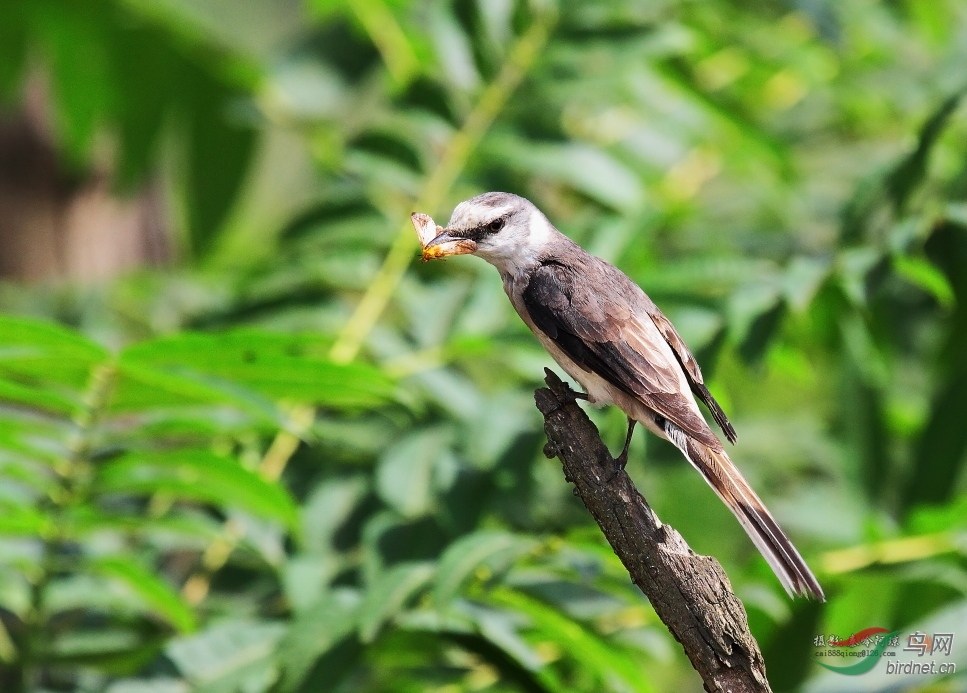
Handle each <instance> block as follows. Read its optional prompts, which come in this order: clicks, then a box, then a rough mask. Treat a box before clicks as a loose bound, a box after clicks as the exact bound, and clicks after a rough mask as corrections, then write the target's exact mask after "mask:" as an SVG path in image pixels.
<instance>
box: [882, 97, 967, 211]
mask: <svg viewBox="0 0 967 693" xmlns="http://www.w3.org/2000/svg"><path fill="white" fill-rule="evenodd" d="M964 94H965V91H964V90H961V91H958V92H956V93H955V94H953V95H951V96H950V97H948V98H947V99H945V100H944V101H943V103H941V104H940V106H939V107H938V108H937V109H936V110H935V111H934V112H933V113H931V114H930V117H929V118H928V119H927V122H926V123H924V125H923V128H922V129H921V130H920V137H919V139H918V141H917V146H916V148H915V149H914V150H913V151H912V152H911V153H910V154H909V155H907V156H906V157H904V158H903V160H902V161H901V162H900V163H899V164H898V165H897V166H896V167H895V168H894V169H893V170H892V171H891V172H890V173H889V175H888V176H887V177H886V178H885V180H884V187H885V188H886V191H887V193H888V194H889V196H890V199H891V200H892V201H893V204H894V208H895V209H896V210H897V212H898V213H902V212H903V210H904V209H905V208H906V205H907V201H908V199H909V198H910V195H911V194H912V193H913V191H914V190H915V189H916V188H917V187H918V186H919V185H920V183H921V182H922V181H923V179H924V178H925V177H926V175H927V164H928V162H929V159H930V153H931V151H932V150H933V147H934V145H935V144H936V143H937V141H938V140H939V139H940V135H941V134H943V131H944V129H945V128H946V127H947V124H948V123H949V122H950V118H951V116H952V115H953V114H954V112H955V111H956V110H957V106H959V105H960V100H961V99H962V98H963V96H964Z"/></svg>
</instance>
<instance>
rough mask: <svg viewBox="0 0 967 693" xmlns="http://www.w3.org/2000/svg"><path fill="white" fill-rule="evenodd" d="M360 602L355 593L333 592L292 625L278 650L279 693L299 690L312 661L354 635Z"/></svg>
mask: <svg viewBox="0 0 967 693" xmlns="http://www.w3.org/2000/svg"><path fill="white" fill-rule="evenodd" d="M360 602H361V598H360V595H359V593H358V592H356V591H355V590H349V589H345V588H343V589H338V590H333V591H332V592H327V593H325V594H323V595H322V598H321V599H320V600H319V602H318V603H317V604H316V605H315V606H314V607H312V608H311V609H309V610H307V611H306V612H304V613H303V614H301V615H299V616H298V617H297V618H296V619H295V620H294V621H293V622H292V625H291V626H290V627H289V631H288V633H286V635H285V637H284V638H282V640H281V642H280V643H279V648H278V658H279V665H280V666H281V669H282V676H281V679H280V682H279V693H292V692H293V691H297V690H299V689H300V686H301V684H302V682H303V681H304V680H305V679H306V677H307V676H308V675H309V674H310V672H311V670H312V668H313V665H314V664H315V662H316V661H317V660H318V659H319V658H320V657H322V656H323V655H325V653H327V652H329V651H330V650H331V649H332V648H334V647H335V646H336V645H337V644H338V643H339V642H340V641H342V640H343V639H344V638H346V637H347V636H349V635H350V634H351V633H352V632H353V630H354V629H355V628H356V625H357V623H358V620H357V619H358V610H359V605H360Z"/></svg>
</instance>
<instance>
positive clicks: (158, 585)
mask: <svg viewBox="0 0 967 693" xmlns="http://www.w3.org/2000/svg"><path fill="white" fill-rule="evenodd" d="M88 567H89V568H90V569H91V570H92V571H94V572H96V573H99V574H101V575H104V576H106V577H108V578H113V579H116V580H120V581H121V582H122V583H124V584H125V585H126V586H127V587H128V588H129V589H131V590H132V591H133V592H134V594H135V595H136V596H137V598H139V599H140V600H141V601H142V602H143V603H144V604H145V605H146V606H147V607H149V608H150V609H151V610H152V611H154V613H156V614H158V615H159V616H161V617H162V618H164V619H165V620H167V621H168V622H169V623H170V624H171V625H173V626H174V627H175V628H176V629H178V630H179V631H181V632H189V631H193V630H195V628H196V627H197V621H196V619H195V614H194V612H193V611H192V610H191V607H190V606H188V604H187V603H186V602H185V601H184V599H182V597H181V595H180V594H178V592H176V591H175V590H173V589H172V588H171V586H170V585H169V584H168V583H167V582H165V581H164V580H163V579H162V578H160V577H159V576H158V574H157V573H156V572H154V571H150V570H148V569H147V568H145V567H144V566H143V565H141V563H139V562H137V561H136V560H135V559H134V558H132V557H130V556H109V557H103V558H96V559H93V560H91V561H89V562H88Z"/></svg>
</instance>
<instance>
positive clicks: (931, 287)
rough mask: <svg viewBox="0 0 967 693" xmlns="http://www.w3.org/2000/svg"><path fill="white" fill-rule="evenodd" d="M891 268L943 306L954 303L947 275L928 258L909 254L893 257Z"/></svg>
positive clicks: (950, 306) (951, 305)
mask: <svg viewBox="0 0 967 693" xmlns="http://www.w3.org/2000/svg"><path fill="white" fill-rule="evenodd" d="M893 269H894V270H896V273H897V274H899V275H900V276H901V277H903V278H904V279H906V280H907V281H908V282H910V283H911V284H914V285H916V286H918V287H920V288H921V289H923V290H924V291H926V292H927V293H928V294H930V295H931V296H933V297H934V298H935V299H936V300H937V303H939V304H940V305H941V306H943V307H944V308H952V307H953V305H954V290H953V288H951V286H950V282H948V281H947V277H946V276H944V273H943V272H941V271H940V270H939V269H937V267H935V266H934V265H933V264H931V263H930V262H929V261H928V260H925V259H923V258H920V257H914V256H911V255H897V256H895V257H894V258H893Z"/></svg>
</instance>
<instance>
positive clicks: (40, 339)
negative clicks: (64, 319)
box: [0, 315, 109, 364]
mask: <svg viewBox="0 0 967 693" xmlns="http://www.w3.org/2000/svg"><path fill="white" fill-rule="evenodd" d="M15 347H30V348H27V349H17V348H15ZM19 354H45V355H51V356H58V357H61V358H69V359H73V360H76V361H81V362H84V363H88V364H94V363H98V362H100V361H104V360H105V359H107V358H108V356H109V354H108V352H107V351H106V350H105V349H104V348H103V347H101V346H100V345H98V344H95V343H94V342H92V341H90V340H88V339H86V338H84V337H83V336H81V335H79V334H78V333H76V332H73V331H72V330H69V329H67V328H66V327H61V326H60V325H57V324H55V323H52V322H47V321H45V320H37V319H34V318H21V317H14V316H10V315H0V360H2V359H5V358H8V357H10V356H17V355H19Z"/></svg>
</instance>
